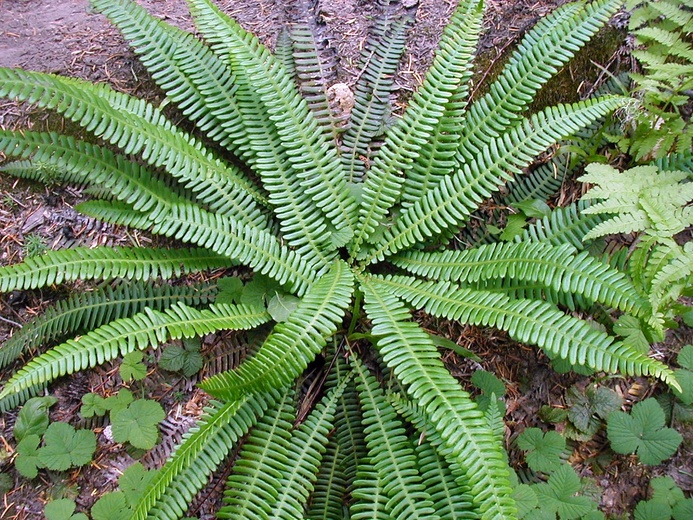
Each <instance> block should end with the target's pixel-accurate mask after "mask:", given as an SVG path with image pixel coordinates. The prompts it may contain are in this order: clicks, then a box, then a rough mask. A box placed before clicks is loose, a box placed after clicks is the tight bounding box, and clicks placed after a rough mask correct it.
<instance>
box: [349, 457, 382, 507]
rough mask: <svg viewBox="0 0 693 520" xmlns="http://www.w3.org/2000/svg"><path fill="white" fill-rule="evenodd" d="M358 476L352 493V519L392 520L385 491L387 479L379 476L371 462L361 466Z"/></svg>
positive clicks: (367, 461) (368, 461)
mask: <svg viewBox="0 0 693 520" xmlns="http://www.w3.org/2000/svg"><path fill="white" fill-rule="evenodd" d="M357 476H358V478H357V480H356V482H355V485H354V490H353V491H352V493H351V497H352V502H351V505H350V507H349V513H350V518H351V519H353V520H392V516H390V515H389V514H388V512H387V507H386V506H387V504H388V498H387V495H385V491H384V488H385V485H386V484H385V483H386V482H387V479H385V478H381V477H380V475H378V472H377V471H375V469H373V465H372V464H371V463H370V460H365V461H364V462H363V463H362V464H359V467H358V473H357Z"/></svg>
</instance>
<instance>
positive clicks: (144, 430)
mask: <svg viewBox="0 0 693 520" xmlns="http://www.w3.org/2000/svg"><path fill="white" fill-rule="evenodd" d="M165 417H166V414H165V413H164V409H163V408H162V407H161V405H160V404H159V403H157V402H156V401H152V400H149V399H138V400H136V401H133V402H132V403H130V404H129V405H128V407H127V408H125V409H123V410H119V411H117V412H111V425H112V431H113V439H114V440H115V441H116V442H129V443H130V444H131V445H132V446H134V447H135V448H140V449H142V450H149V449H151V448H153V447H154V445H155V444H156V441H157V439H158V437H159V428H158V424H159V422H161V421H162V420H163V419H164V418H165Z"/></svg>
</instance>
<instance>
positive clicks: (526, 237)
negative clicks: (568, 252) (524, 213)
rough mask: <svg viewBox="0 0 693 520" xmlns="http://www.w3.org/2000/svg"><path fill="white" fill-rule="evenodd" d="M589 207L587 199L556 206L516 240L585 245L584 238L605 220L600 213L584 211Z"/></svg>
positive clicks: (528, 227) (576, 246)
mask: <svg viewBox="0 0 693 520" xmlns="http://www.w3.org/2000/svg"><path fill="white" fill-rule="evenodd" d="M587 207H589V203H588V202H587V201H582V200H580V201H578V202H577V203H574V204H571V205H570V206H565V207H562V208H560V207H559V208H555V209H554V210H553V211H551V213H549V214H548V215H546V216H545V217H542V218H541V219H539V220H537V221H536V222H534V223H532V224H530V225H529V226H527V228H526V229H525V230H524V231H523V232H522V235H520V236H518V237H516V238H515V241H516V242H545V243H548V244H552V245H554V246H559V245H561V244H570V245H571V246H573V247H574V248H575V249H577V250H582V249H584V247H585V243H584V241H583V238H584V237H585V235H586V234H587V233H589V232H590V230H591V229H592V228H594V227H595V226H596V225H597V224H599V223H601V222H603V221H604V217H602V216H600V215H590V214H586V213H585V212H584V210H585V208H587Z"/></svg>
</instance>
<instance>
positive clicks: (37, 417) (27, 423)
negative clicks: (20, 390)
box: [13, 396, 58, 442]
mask: <svg viewBox="0 0 693 520" xmlns="http://www.w3.org/2000/svg"><path fill="white" fill-rule="evenodd" d="M57 402H58V400H57V399H56V398H55V397H52V396H46V397H32V398H31V399H29V400H28V401H27V402H26V403H24V406H22V409H21V410H19V414H18V415H17V421H16V422H15V423H14V430H13V434H14V438H15V439H16V441H17V442H21V441H22V440H23V439H24V438H25V437H27V436H29V435H38V436H39V437H40V436H41V435H43V434H44V433H45V431H46V428H48V423H49V419H48V409H49V408H50V407H51V406H53V405H54V404H55V403H57Z"/></svg>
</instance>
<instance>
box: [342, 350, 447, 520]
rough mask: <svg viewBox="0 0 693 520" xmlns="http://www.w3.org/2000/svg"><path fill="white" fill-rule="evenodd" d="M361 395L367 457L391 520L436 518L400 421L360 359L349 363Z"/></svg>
mask: <svg viewBox="0 0 693 520" xmlns="http://www.w3.org/2000/svg"><path fill="white" fill-rule="evenodd" d="M352 366H353V367H354V373H355V374H356V386H357V389H358V392H359V396H360V398H361V407H362V409H363V424H364V426H365V432H366V444H367V446H368V453H369V460H370V463H371V464H372V465H373V468H374V469H375V471H376V472H377V475H378V480H379V482H380V483H382V486H383V494H384V495H385V496H386V497H387V502H386V504H385V509H386V510H387V512H388V513H389V515H390V517H391V518H393V519H401V520H404V519H408V518H411V519H414V518H422V519H423V518H425V519H427V520H434V519H436V520H437V519H438V517H437V516H436V515H435V513H434V511H433V503H432V501H431V497H430V495H429V494H428V492H427V490H426V487H425V486H424V483H423V480H422V479H421V474H420V473H419V470H418V467H417V464H416V456H415V454H414V449H413V446H412V443H411V440H410V439H409V438H408V437H407V435H406V431H405V429H404V425H403V424H402V421H401V420H400V419H399V418H398V417H397V414H396V413H395V410H394V409H393V408H392V406H391V405H390V403H388V402H387V400H386V399H385V394H384V393H383V390H382V389H381V388H380V385H379V384H378V381H377V380H376V379H375V378H374V377H373V376H372V375H371V374H370V373H369V372H368V370H367V369H366V368H365V367H364V366H363V365H362V364H361V362H360V361H358V360H356V359H354V362H353V364H352Z"/></svg>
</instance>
